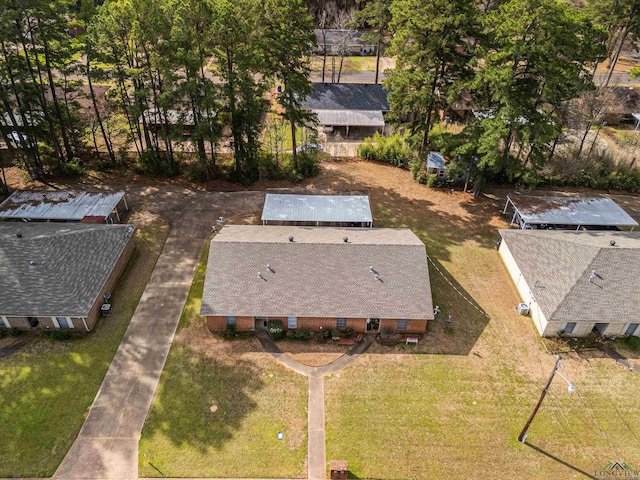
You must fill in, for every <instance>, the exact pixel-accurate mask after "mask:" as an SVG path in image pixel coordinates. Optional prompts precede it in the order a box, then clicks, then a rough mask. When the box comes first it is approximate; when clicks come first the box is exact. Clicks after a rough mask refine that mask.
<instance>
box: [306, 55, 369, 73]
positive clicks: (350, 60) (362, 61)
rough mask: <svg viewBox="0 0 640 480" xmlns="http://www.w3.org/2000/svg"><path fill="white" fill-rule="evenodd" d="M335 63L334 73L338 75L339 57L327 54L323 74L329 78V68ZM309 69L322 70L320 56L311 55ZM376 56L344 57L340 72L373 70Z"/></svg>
mask: <svg viewBox="0 0 640 480" xmlns="http://www.w3.org/2000/svg"><path fill="white" fill-rule="evenodd" d="M332 58H333V59H334V60H332ZM334 61H335V64H334V63H333V62H334ZM334 65H335V73H336V76H337V75H338V70H340V57H339V56H335V57H332V56H331V55H327V63H326V65H325V74H326V76H327V78H331V70H332V68H334ZM311 71H314V72H322V56H315V57H311ZM375 71H376V56H375V55H361V56H360V55H357V56H350V57H344V59H343V61H342V72H343V73H344V72H375Z"/></svg>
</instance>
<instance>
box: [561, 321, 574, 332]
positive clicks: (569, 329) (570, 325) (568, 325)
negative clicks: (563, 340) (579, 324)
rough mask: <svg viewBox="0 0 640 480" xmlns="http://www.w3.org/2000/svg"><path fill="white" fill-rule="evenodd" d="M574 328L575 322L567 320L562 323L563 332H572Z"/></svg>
mask: <svg viewBox="0 0 640 480" xmlns="http://www.w3.org/2000/svg"><path fill="white" fill-rule="evenodd" d="M575 329H576V322H567V323H565V324H564V329H563V330H564V333H567V334H569V333H573V331H574V330H575Z"/></svg>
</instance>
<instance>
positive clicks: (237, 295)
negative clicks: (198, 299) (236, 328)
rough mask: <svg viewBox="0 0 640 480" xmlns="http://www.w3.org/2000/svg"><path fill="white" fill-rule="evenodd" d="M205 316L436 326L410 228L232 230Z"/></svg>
mask: <svg viewBox="0 0 640 480" xmlns="http://www.w3.org/2000/svg"><path fill="white" fill-rule="evenodd" d="M289 236H293V237H294V241H293V242H290V241H289V240H288V238H289ZM343 237H348V239H349V242H348V243H345V242H344V241H343ZM267 264H269V265H270V266H271V268H272V269H273V270H274V272H275V273H274V272H272V271H269V270H267V268H266V265H267ZM369 266H373V268H374V270H375V271H377V272H378V274H379V276H380V278H381V280H382V281H378V280H376V279H375V274H374V273H371V272H370V271H369ZM258 272H261V275H262V277H263V278H258ZM201 315H205V316H206V315H239V316H241V315H247V316H298V317H305V316H314V317H332V318H338V317H350V318H406V319H433V303H432V299H431V286H430V283H429V270H428V266H427V258H426V253H425V248H424V244H423V243H422V242H421V241H420V239H419V238H418V237H416V236H415V235H414V234H413V232H411V230H408V229H377V228H373V229H364V228H360V229H358V228H330V227H282V226H251V225H229V226H226V227H224V228H223V229H222V232H221V233H220V234H218V235H217V236H216V237H215V238H214V239H213V240H212V242H211V250H210V253H209V262H208V265H207V276H206V280H205V285H204V293H203V298H202V308H201Z"/></svg>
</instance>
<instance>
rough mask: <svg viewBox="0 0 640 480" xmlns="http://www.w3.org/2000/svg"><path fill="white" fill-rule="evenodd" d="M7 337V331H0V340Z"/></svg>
mask: <svg viewBox="0 0 640 480" xmlns="http://www.w3.org/2000/svg"><path fill="white" fill-rule="evenodd" d="M8 336H9V330H0V338H5V337H8Z"/></svg>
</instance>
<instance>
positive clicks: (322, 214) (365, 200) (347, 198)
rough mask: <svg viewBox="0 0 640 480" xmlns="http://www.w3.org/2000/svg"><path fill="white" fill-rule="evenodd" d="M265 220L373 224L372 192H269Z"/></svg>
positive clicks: (263, 217) (301, 222) (288, 223)
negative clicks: (331, 193)
mask: <svg viewBox="0 0 640 480" xmlns="http://www.w3.org/2000/svg"><path fill="white" fill-rule="evenodd" d="M262 223H263V225H267V224H269V223H271V224H274V223H281V224H287V225H316V226H319V225H332V226H357V225H358V224H360V225H362V226H366V227H372V226H373V217H372V216H371V206H370V204H369V196H368V195H297V194H283V193H267V195H266V198H265V202H264V208H263V210H262Z"/></svg>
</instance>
